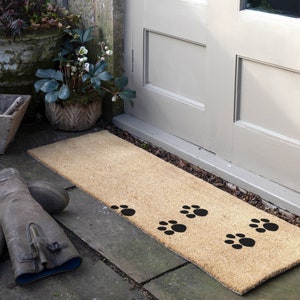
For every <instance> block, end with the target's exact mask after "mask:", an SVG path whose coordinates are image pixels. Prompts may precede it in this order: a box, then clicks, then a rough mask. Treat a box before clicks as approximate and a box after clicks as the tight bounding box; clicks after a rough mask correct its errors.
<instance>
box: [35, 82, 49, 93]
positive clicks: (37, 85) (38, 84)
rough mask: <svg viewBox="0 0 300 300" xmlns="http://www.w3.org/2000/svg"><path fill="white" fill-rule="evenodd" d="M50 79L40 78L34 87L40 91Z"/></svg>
mask: <svg viewBox="0 0 300 300" xmlns="http://www.w3.org/2000/svg"><path fill="white" fill-rule="evenodd" d="M47 81H48V79H40V80H38V81H36V82H35V83H34V89H35V91H36V92H39V91H40V90H41V88H42V86H43V85H44V84H45V83H46V82H47Z"/></svg>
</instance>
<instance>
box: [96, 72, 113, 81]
mask: <svg viewBox="0 0 300 300" xmlns="http://www.w3.org/2000/svg"><path fill="white" fill-rule="evenodd" d="M97 77H98V78H100V79H101V80H103V81H111V80H112V79H113V76H112V75H111V74H110V73H109V72H107V71H104V72H102V73H100V74H99V75H98V76H97Z"/></svg>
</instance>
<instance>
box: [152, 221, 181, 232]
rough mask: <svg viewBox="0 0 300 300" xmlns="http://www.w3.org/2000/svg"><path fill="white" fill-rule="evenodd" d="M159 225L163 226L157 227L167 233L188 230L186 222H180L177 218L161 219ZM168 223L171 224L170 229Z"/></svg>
mask: <svg viewBox="0 0 300 300" xmlns="http://www.w3.org/2000/svg"><path fill="white" fill-rule="evenodd" d="M159 225H162V226H159V227H157V229H158V230H161V231H163V232H164V233H165V234H166V235H172V234H174V233H175V232H181V233H182V232H185V231H186V226H185V225H184V224H178V223H177V221H175V220H170V221H168V222H165V221H161V222H159ZM168 225H171V227H170V229H168V227H167V226H168Z"/></svg>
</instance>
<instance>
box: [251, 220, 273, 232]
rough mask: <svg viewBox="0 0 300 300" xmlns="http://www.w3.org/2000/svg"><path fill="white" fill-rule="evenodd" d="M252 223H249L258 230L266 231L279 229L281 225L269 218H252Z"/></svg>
mask: <svg viewBox="0 0 300 300" xmlns="http://www.w3.org/2000/svg"><path fill="white" fill-rule="evenodd" d="M251 222H252V223H251V224H250V225H249V226H250V227H252V228H255V230H256V231H257V232H260V233H262V232H266V231H267V230H268V231H277V230H278V229H279V226H278V225H277V224H275V223H271V222H270V220H268V219H260V220H258V219H252V220H251Z"/></svg>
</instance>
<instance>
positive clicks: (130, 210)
mask: <svg viewBox="0 0 300 300" xmlns="http://www.w3.org/2000/svg"><path fill="white" fill-rule="evenodd" d="M110 208H112V209H115V210H118V209H121V214H122V215H124V216H127V217H131V216H133V215H134V214H135V210H134V209H133V208H128V206H127V205H124V204H122V205H120V207H119V206H117V205H112V206H111V207H110Z"/></svg>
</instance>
